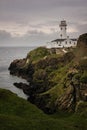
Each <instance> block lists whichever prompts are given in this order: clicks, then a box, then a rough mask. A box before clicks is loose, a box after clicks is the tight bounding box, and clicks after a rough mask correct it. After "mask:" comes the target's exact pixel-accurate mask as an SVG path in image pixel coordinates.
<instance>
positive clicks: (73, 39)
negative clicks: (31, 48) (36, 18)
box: [51, 38, 77, 42]
mask: <svg viewBox="0 0 87 130" xmlns="http://www.w3.org/2000/svg"><path fill="white" fill-rule="evenodd" d="M65 40H67V39H55V40H53V41H51V42H63V41H65ZM70 40H72V41H77V39H76V38H72V39H70Z"/></svg>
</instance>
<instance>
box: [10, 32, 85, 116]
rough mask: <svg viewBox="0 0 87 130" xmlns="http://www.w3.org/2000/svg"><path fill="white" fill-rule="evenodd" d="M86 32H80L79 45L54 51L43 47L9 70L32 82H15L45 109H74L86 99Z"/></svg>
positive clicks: (11, 66) (36, 103)
mask: <svg viewBox="0 0 87 130" xmlns="http://www.w3.org/2000/svg"><path fill="white" fill-rule="evenodd" d="M86 49H87V34H84V35H81V36H80V38H79V40H78V44H77V48H76V49H70V51H68V52H67V53H65V54H64V53H63V54H54V53H52V52H50V50H48V49H46V48H43V47H40V48H37V49H35V50H33V51H31V52H30V53H29V54H28V55H27V57H26V58H25V59H21V60H15V61H13V62H12V63H11V64H10V67H9V70H10V74H13V75H17V76H21V77H22V78H25V79H26V80H27V81H28V82H29V85H26V84H22V83H20V84H18V83H15V86H17V87H19V88H21V89H23V91H24V93H26V94H27V95H29V98H28V100H29V101H30V102H32V103H34V104H35V105H37V106H38V107H39V108H41V109H42V110H43V111H44V112H46V113H54V112H55V111H58V110H59V111H60V110H63V111H69V112H71V111H75V110H77V104H78V102H80V101H81V100H82V101H84V102H86V101H87V50H86Z"/></svg>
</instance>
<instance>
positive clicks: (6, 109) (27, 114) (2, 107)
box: [0, 89, 87, 130]
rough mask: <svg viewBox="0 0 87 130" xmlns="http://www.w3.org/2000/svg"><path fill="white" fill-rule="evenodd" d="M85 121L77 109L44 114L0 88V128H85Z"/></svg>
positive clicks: (38, 129)
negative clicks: (72, 111) (75, 110)
mask: <svg viewBox="0 0 87 130" xmlns="http://www.w3.org/2000/svg"><path fill="white" fill-rule="evenodd" d="M80 113H81V111H80ZM86 122H87V118H86V116H85V117H84V115H81V114H79V111H78V114H74V115H69V114H64V113H56V114H55V115H46V114H44V113H43V112H42V111H41V110H39V109H38V108H37V107H36V106H34V105H32V104H31V103H29V102H27V101H26V100H24V99H21V98H19V97H17V95H15V94H13V93H12V92H10V91H9V90H3V89H0V130H86V129H87V124H86Z"/></svg>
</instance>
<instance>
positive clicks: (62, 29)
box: [59, 20, 67, 39]
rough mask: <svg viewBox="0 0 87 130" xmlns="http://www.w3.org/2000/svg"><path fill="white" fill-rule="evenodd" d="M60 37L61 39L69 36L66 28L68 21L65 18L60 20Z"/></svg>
mask: <svg viewBox="0 0 87 130" xmlns="http://www.w3.org/2000/svg"><path fill="white" fill-rule="evenodd" d="M59 27H60V37H61V39H66V38H67V34H66V29H67V24H66V21H65V20H63V21H61V22H60V25H59Z"/></svg>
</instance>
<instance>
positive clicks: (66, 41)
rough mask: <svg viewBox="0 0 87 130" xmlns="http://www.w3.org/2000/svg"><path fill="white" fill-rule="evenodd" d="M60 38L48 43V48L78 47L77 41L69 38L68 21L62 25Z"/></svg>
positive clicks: (62, 22)
mask: <svg viewBox="0 0 87 130" xmlns="http://www.w3.org/2000/svg"><path fill="white" fill-rule="evenodd" d="M59 27H60V38H59V39H56V40H53V41H51V42H48V43H47V48H63V47H65V48H68V47H76V45H77V39H76V38H72V39H70V38H69V36H67V33H66V31H67V24H66V21H65V20H64V21H61V23H60V25H59Z"/></svg>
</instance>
